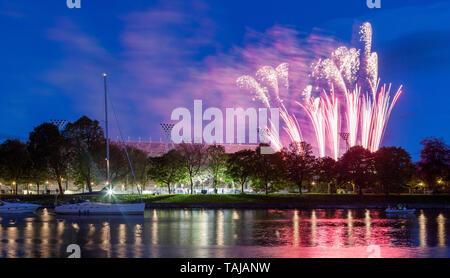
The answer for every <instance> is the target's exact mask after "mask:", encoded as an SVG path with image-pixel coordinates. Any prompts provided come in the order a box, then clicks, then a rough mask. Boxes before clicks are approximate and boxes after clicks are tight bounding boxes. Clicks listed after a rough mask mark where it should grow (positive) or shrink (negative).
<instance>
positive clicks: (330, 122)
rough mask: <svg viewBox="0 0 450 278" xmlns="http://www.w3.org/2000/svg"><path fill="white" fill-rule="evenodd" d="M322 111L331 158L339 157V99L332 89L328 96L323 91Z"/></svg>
mask: <svg viewBox="0 0 450 278" xmlns="http://www.w3.org/2000/svg"><path fill="white" fill-rule="evenodd" d="M323 100H324V112H325V116H326V118H325V119H326V124H327V130H328V138H329V139H330V141H331V146H332V147H333V148H332V150H333V158H334V160H338V158H339V133H340V123H341V122H340V115H339V100H338V98H337V97H336V96H335V94H334V91H331V94H330V96H328V95H327V94H326V93H324V98H323Z"/></svg>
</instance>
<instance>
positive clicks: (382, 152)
mask: <svg viewBox="0 0 450 278" xmlns="http://www.w3.org/2000/svg"><path fill="white" fill-rule="evenodd" d="M375 170H376V178H377V181H378V182H379V184H380V185H381V187H382V188H383V189H384V192H385V193H386V195H389V193H390V192H401V190H402V187H405V186H406V185H407V184H408V182H409V181H410V179H411V177H412V175H413V173H414V165H413V163H412V161H411V156H410V155H409V153H408V152H407V151H405V150H404V149H403V148H397V147H383V148H381V149H379V150H378V151H377V152H376V153H375Z"/></svg>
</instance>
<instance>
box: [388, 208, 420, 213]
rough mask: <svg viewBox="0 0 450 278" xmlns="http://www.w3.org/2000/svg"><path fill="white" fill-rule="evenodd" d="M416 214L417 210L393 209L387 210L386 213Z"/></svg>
mask: <svg viewBox="0 0 450 278" xmlns="http://www.w3.org/2000/svg"><path fill="white" fill-rule="evenodd" d="M414 212H416V209H407V208H403V209H393V208H387V209H386V213H414Z"/></svg>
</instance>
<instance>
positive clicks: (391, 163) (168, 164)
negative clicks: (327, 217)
mask: <svg viewBox="0 0 450 278" xmlns="http://www.w3.org/2000/svg"><path fill="white" fill-rule="evenodd" d="M421 144H422V145H423V149H422V150H421V153H420V157H421V160H420V161H419V162H417V163H413V162H412V159H411V156H410V154H409V153H408V152H407V151H406V150H404V149H403V148H401V147H383V148H381V149H379V150H378V151H377V152H375V153H372V152H370V151H369V150H367V149H364V148H363V147H361V146H355V147H352V148H350V149H349V150H348V151H347V152H346V153H345V154H344V155H343V156H342V157H341V158H340V159H339V160H338V161H335V160H334V159H333V158H330V157H324V158H316V157H315V156H314V155H313V152H312V147H311V145H310V144H308V143H306V142H303V143H301V144H298V145H297V144H291V145H290V146H288V147H286V148H283V149H282V150H281V151H280V152H277V153H274V154H261V151H260V149H261V146H262V145H261V146H258V147H257V148H256V150H241V151H238V152H236V153H231V154H227V153H225V149H224V147H223V146H221V145H211V146H205V145H203V144H186V143H182V144H179V145H177V147H176V148H175V149H173V150H171V151H169V152H168V153H166V154H164V155H162V156H161V157H154V158H149V169H148V173H149V179H151V180H153V181H154V182H155V183H156V184H158V185H160V186H165V187H167V188H168V191H169V193H171V192H172V189H173V186H175V185H176V184H180V183H187V184H188V185H189V187H190V191H191V193H192V192H193V189H194V180H195V179H196V178H197V177H199V176H201V175H206V176H207V179H208V180H209V183H210V184H211V185H212V187H213V188H214V189H215V192H217V187H218V185H219V184H220V183H230V182H232V183H234V184H235V185H237V187H238V188H240V191H241V192H244V186H245V184H251V187H252V189H253V190H255V191H258V192H264V193H266V194H269V193H272V192H277V191H279V190H283V189H284V190H288V191H290V192H298V193H300V194H301V193H302V192H303V191H304V190H307V191H309V192H322V193H333V192H336V190H337V189H346V190H348V191H352V192H354V193H358V194H363V193H364V192H371V193H385V194H389V193H402V192H412V191H416V192H417V191H418V190H422V192H423V190H425V189H428V190H432V191H433V192H437V193H438V192H446V191H447V190H448V189H449V188H448V184H449V177H450V171H449V170H450V151H449V146H448V145H446V144H445V143H444V141H443V140H442V139H437V138H427V139H425V140H423V141H422V142H421Z"/></svg>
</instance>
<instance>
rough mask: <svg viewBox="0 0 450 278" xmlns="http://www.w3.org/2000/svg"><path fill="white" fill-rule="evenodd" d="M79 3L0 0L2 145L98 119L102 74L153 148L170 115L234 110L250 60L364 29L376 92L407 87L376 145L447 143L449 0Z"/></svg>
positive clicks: (414, 147)
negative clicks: (37, 131)
mask: <svg viewBox="0 0 450 278" xmlns="http://www.w3.org/2000/svg"><path fill="white" fill-rule="evenodd" d="M81 2H82V8H81V9H68V8H67V7H66V0H49V1H36V0H0V26H1V29H0V32H1V40H0V53H1V54H0V55H1V56H0V57H1V58H0V76H1V78H0V104H1V107H0V137H1V138H0V140H4V139H5V138H14V137H18V138H21V139H22V140H26V139H27V137H28V133H29V132H30V131H31V130H32V128H33V127H34V126H36V125H39V124H40V123H42V122H45V121H48V120H50V119H66V120H69V121H74V120H76V119H78V118H79V117H80V116H82V115H87V116H89V117H92V118H95V119H102V118H103V102H102V97H103V95H102V93H103V87H102V86H103V83H102V76H101V74H102V73H103V72H107V73H108V74H109V80H110V81H109V82H110V83H109V84H110V88H111V99H112V102H113V104H114V109H115V111H116V112H117V116H118V119H119V122H120V126H121V128H122V132H123V134H124V135H125V137H128V136H130V138H131V139H132V140H138V137H141V138H142V140H149V138H150V137H151V138H152V140H153V141H159V138H160V137H163V134H162V131H161V128H160V127H159V123H160V122H162V121H167V120H168V119H169V118H170V113H171V111H172V109H173V108H175V107H179V106H185V107H188V108H190V107H192V105H193V100H194V99H203V100H204V106H205V107H209V106H218V107H234V106H236V105H242V104H243V102H244V100H243V99H244V97H243V96H240V95H239V94H242V92H239V91H237V90H235V89H234V88H233V86H235V85H234V83H233V80H235V78H236V77H237V74H238V73H240V74H252V73H253V72H254V71H255V70H256V69H257V66H262V65H263V64H261V61H260V60H255V58H249V57H247V56H251V55H255V53H259V52H258V51H260V50H261V49H263V50H264V51H262V50H261V51H262V52H263V53H264V55H267V56H264V55H259V57H269V55H268V54H267V53H278V52H277V51H280V53H281V52H283V53H285V52H286V51H289V50H292V48H297V47H298V48H301V47H302V46H300V45H296V42H297V40H298V41H300V42H301V41H304V39H305V38H307V37H308V36H310V35H311V34H320V35H321V36H325V37H327V38H330V40H332V41H333V42H332V43H331V42H330V44H333V43H337V45H350V43H351V41H352V30H353V29H354V27H355V26H358V24H360V23H362V22H364V21H369V22H370V23H372V25H373V29H374V38H373V50H374V51H376V52H378V55H379V62H380V70H379V72H380V77H381V79H382V82H384V83H390V82H392V85H393V86H394V88H397V87H398V86H399V85H401V84H403V86H404V94H403V95H402V96H401V98H400V100H399V102H398V103H397V106H396V108H395V109H394V111H393V113H392V116H391V119H390V121H389V123H388V127H387V132H386V136H385V138H384V141H383V145H386V146H391V145H396V146H403V147H404V148H406V149H407V150H408V151H409V152H410V153H411V155H412V157H413V159H414V160H417V159H418V157H419V150H420V148H421V146H420V145H419V142H420V140H422V139H423V138H425V137H427V136H435V137H443V138H444V139H445V140H446V141H447V143H448V142H449V140H448V139H449V137H450V129H449V125H450V124H449V123H450V117H449V114H450V113H449V108H448V105H449V101H450V96H449V94H450V90H449V86H448V84H449V82H448V78H449V77H450V2H449V1H433V0H420V1H419V0H409V1H394V0H382V8H381V9H369V8H367V6H366V0H351V1H350V0H346V1H335V0H327V1H326V0H316V1H283V0H276V1H275V0H270V1H269V0H258V1H250V0H227V1H187V0H182V1H175V0H170V1H149V0H145V1H144V0H133V1H124V0H112V1H107V0H81ZM280 31H281V32H280ZM273 41H277V42H278V43H273ZM277 47H278V48H282V50H280V49H277V51H271V48H277ZM246 55H247V56H246ZM242 57H244V58H242ZM245 57H247V58H245ZM249 61H251V62H249ZM265 62H267V63H268V64H270V65H272V66H276V65H277V64H275V63H282V62H283V56H277V55H272V56H270V58H268V60H267V61H265ZM112 133H113V134H112V136H111V137H115V136H116V135H117V134H118V133H117V128H113V132H112Z"/></svg>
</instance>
